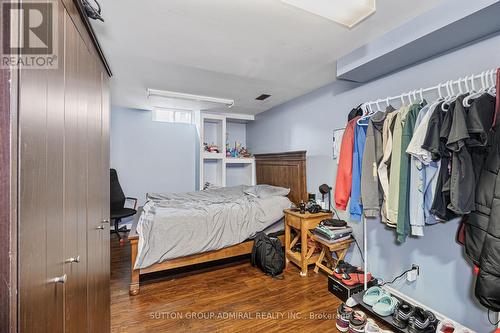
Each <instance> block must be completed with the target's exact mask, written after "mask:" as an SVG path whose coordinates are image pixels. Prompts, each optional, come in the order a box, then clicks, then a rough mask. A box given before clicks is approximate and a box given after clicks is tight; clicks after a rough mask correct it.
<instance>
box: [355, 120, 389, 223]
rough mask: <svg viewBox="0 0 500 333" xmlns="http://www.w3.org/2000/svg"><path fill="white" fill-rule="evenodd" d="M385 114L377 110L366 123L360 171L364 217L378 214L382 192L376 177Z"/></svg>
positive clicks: (381, 154) (380, 158) (380, 153)
mask: <svg viewBox="0 0 500 333" xmlns="http://www.w3.org/2000/svg"><path fill="white" fill-rule="evenodd" d="M386 116H387V114H386V113H384V112H377V113H375V114H374V115H373V116H372V117H371V118H370V122H369V123H368V129H367V131H366V144H365V151H364V154H363V162H362V168H361V170H362V172H361V203H362V205H363V212H364V214H365V216H366V217H368V218H374V217H378V216H379V215H380V207H381V205H382V199H383V192H382V186H381V185H380V181H379V177H378V165H379V163H380V162H381V161H382V156H383V154H384V152H383V144H382V129H383V127H384V121H385V118H386Z"/></svg>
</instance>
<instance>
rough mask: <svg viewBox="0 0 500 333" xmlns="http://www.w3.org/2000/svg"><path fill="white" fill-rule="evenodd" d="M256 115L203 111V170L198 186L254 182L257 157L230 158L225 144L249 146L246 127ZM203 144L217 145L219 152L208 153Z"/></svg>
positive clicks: (200, 171) (251, 183) (200, 127)
mask: <svg viewBox="0 0 500 333" xmlns="http://www.w3.org/2000/svg"><path fill="white" fill-rule="evenodd" d="M253 120H254V116H253V115H244V114H212V113H202V114H201V117H200V124H199V130H200V143H201V144H200V170H199V177H200V179H199V187H200V189H203V188H204V187H205V184H206V183H210V184H212V185H216V186H223V187H225V186H236V185H255V183H256V175H255V159H254V158H253V157H230V156H228V152H227V151H226V150H227V149H226V144H228V145H229V148H230V149H231V148H234V146H235V145H236V144H239V145H241V146H242V147H247V145H246V126H247V124H248V122H250V121H253ZM204 143H207V144H208V145H212V144H213V145H216V146H217V150H218V151H219V153H217V152H207V151H206V150H205V148H204V145H203V144H204Z"/></svg>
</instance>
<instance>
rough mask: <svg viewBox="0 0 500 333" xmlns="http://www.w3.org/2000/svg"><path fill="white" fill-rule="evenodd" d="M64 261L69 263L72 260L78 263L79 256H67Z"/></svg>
mask: <svg viewBox="0 0 500 333" xmlns="http://www.w3.org/2000/svg"><path fill="white" fill-rule="evenodd" d="M66 262H67V263H70V264H71V263H73V262H74V263H77V264H78V263H79V262H80V256H76V257H71V258H68V259H66Z"/></svg>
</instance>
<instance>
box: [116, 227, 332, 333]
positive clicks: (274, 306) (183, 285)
mask: <svg viewBox="0 0 500 333" xmlns="http://www.w3.org/2000/svg"><path fill="white" fill-rule="evenodd" d="M111 238H112V239H111V331H112V332H284V331H296V332H313V331H315V332H317V331H323V332H337V330H336V328H335V314H336V310H337V307H338V306H339V304H340V303H341V301H340V300H339V299H337V298H336V297H334V296H333V295H332V294H331V293H329V292H328V289H327V278H326V276H325V275H324V274H323V273H319V274H315V273H314V272H313V271H312V269H310V270H309V274H308V277H307V278H303V277H300V276H299V269H298V268H297V267H296V266H294V265H293V264H290V265H289V267H288V269H287V270H286V271H285V278H284V279H283V280H278V279H273V278H270V277H268V276H265V275H264V274H263V273H262V272H261V271H260V270H258V269H256V268H253V267H252V266H251V265H250V263H249V259H243V261H239V262H237V263H231V264H226V265H223V267H222V268H218V269H215V270H214V269H213V268H212V269H206V268H205V269H204V270H201V271H200V270H199V271H197V272H195V273H193V272H190V273H189V274H186V273H180V274H177V275H174V276H172V275H170V277H168V276H167V277H166V276H165V274H163V277H162V279H161V281H155V283H150V284H148V283H147V282H145V283H143V284H142V285H141V292H140V294H139V295H138V296H134V297H131V296H129V294H128V283H129V277H130V246H129V244H128V242H126V243H125V244H124V245H123V246H122V247H120V245H119V242H118V239H117V237H116V236H115V235H113V236H112V237H111ZM238 316H239V318H238Z"/></svg>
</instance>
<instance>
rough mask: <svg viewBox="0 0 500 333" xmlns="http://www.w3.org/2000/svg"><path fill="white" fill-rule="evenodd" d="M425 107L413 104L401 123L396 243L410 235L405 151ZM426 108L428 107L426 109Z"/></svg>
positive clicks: (407, 172) (408, 164)
mask: <svg viewBox="0 0 500 333" xmlns="http://www.w3.org/2000/svg"><path fill="white" fill-rule="evenodd" d="M424 105H425V101H424V102H423V103H422V104H421V103H418V104H414V105H412V106H411V107H410V110H409V111H408V114H407V116H406V120H405V122H404V123H403V129H402V135H401V161H400V170H399V200H398V219H397V228H396V233H397V241H398V242H400V243H404V242H405V241H406V237H407V236H408V234H409V233H410V207H409V204H410V193H409V190H410V155H408V154H407V153H406V149H407V148H408V145H409V143H410V141H411V138H412V137H413V131H414V130H415V123H416V121H417V117H418V114H419V113H420V111H421V110H422V108H423V107H424ZM427 108H428V107H427Z"/></svg>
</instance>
